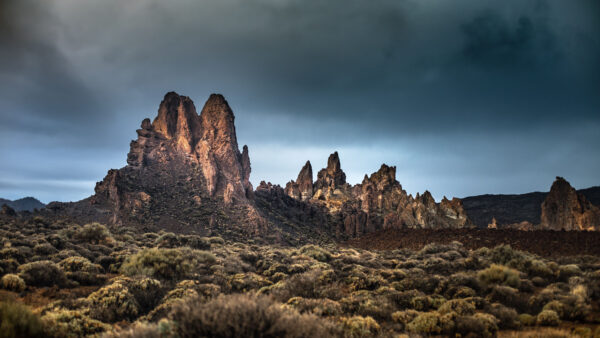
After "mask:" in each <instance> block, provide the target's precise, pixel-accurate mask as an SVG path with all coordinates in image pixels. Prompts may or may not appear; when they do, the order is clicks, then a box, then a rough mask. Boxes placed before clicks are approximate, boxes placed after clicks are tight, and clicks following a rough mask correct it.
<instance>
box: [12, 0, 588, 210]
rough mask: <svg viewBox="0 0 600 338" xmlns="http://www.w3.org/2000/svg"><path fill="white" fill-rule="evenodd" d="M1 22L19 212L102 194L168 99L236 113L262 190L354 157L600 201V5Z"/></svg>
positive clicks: (30, 17) (302, 7)
mask: <svg viewBox="0 0 600 338" xmlns="http://www.w3.org/2000/svg"><path fill="white" fill-rule="evenodd" d="M0 6H1V7H0V15H1V21H0V41H1V42H2V47H3V48H1V49H0V61H1V63H0V107H2V108H0V118H1V121H2V123H1V124H0V157H1V158H2V159H3V161H2V162H3V163H2V165H0V195H3V197H11V198H14V197H21V196H22V195H24V194H34V195H38V196H44V197H43V198H44V199H45V200H46V201H47V200H50V199H59V200H68V199H77V198H82V197H85V196H86V195H89V194H91V193H92V188H93V183H91V182H94V181H96V180H99V179H101V178H102V176H103V175H104V173H105V171H106V170H107V169H109V168H111V167H119V166H122V165H124V164H125V154H126V152H127V150H128V144H129V140H130V139H132V138H134V137H135V133H134V130H135V128H137V127H138V125H139V122H140V121H141V120H142V119H143V118H144V117H154V115H155V114H156V109H157V106H158V103H159V102H160V100H161V98H162V96H163V95H164V93H166V92H167V91H170V90H175V91H178V92H180V93H181V94H185V95H188V96H190V97H192V99H194V100H195V102H196V105H197V106H201V105H202V104H203V101H204V100H205V99H206V98H207V97H208V94H209V93H211V92H220V93H223V94H224V95H225V96H226V97H227V98H228V99H229V102H230V104H231V105H232V107H233V109H234V111H235V112H236V116H237V130H238V133H239V139H240V141H243V142H244V143H247V144H248V145H249V146H250V153H251V159H252V162H253V169H254V170H253V173H252V180H253V181H254V182H255V183H257V182H258V181H260V180H262V179H265V180H271V181H273V182H276V183H280V184H284V183H285V182H286V181H287V180H288V179H290V178H294V177H295V176H296V174H297V171H298V170H299V168H300V167H301V165H302V164H303V163H304V161H306V160H307V159H310V160H312V161H313V164H314V167H320V166H323V165H324V164H325V162H326V158H327V155H328V154H329V153H330V152H332V151H333V150H338V151H340V156H341V158H342V166H343V168H344V169H345V170H346V171H347V173H348V177H349V178H350V179H351V180H352V182H358V181H360V180H361V179H362V176H363V175H364V174H365V173H369V172H372V171H374V170H376V169H377V168H378V166H379V164H380V163H381V162H384V161H385V162H386V163H388V164H391V165H397V166H398V178H399V179H400V181H401V182H402V183H403V184H404V186H405V188H407V190H408V191H409V192H412V193H415V192H417V191H423V190H425V189H429V190H431V191H432V192H433V193H434V196H435V197H436V198H440V197H441V196H442V195H448V196H452V195H456V196H465V195H469V194H475V193H484V192H524V191H529V190H544V189H547V188H548V186H549V184H550V182H551V181H552V179H553V177H554V176H555V175H559V174H560V175H563V176H565V177H567V178H568V179H570V180H571V181H572V183H574V184H575V185H577V186H579V187H584V186H589V185H594V184H599V182H598V176H597V172H599V169H600V159H599V156H597V155H598V151H597V147H598V145H600V134H599V131H598V130H600V128H599V127H600V114H598V111H599V109H600V97H599V95H597V93H598V92H600V90H599V89H600V61H599V60H600V41H599V39H600V5H599V3H598V1H595V0H582V1H561V0H548V1H542V0H537V1H517V0H509V1H502V2H492V1H475V0H455V1H441V0H427V1H416V0H403V1H397V0H393V1H392V0H374V1H359V0H350V1H348V0H343V1H342V0H332V1H300V0H284V1H275V0H218V1H217V0H209V1H193V0H177V1H170V2H165V1H158V0H134V1H126V2H124V1H118V0H103V1H99V0H98V1H73V0H48V1H34V0H19V1H16V0H8V1H7V0H4V1H2V2H0ZM274 154H277V157H276V160H273V156H274ZM61 182H65V184H64V189H60V186H61ZM74 182H79V183H74ZM50 185H52V187H59V188H51V187H50ZM36 186H39V187H40V192H39V193H36V191H35V187H36ZM26 187H27V188H26Z"/></svg>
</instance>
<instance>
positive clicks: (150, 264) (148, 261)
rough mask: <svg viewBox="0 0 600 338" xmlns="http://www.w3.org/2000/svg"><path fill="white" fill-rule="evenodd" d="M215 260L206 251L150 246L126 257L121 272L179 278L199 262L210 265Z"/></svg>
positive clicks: (162, 277) (197, 265) (193, 268)
mask: <svg viewBox="0 0 600 338" xmlns="http://www.w3.org/2000/svg"><path fill="white" fill-rule="evenodd" d="M215 261H216V258H215V256H214V255H213V254H211V253H210V252H206V251H199V250H192V249H189V248H180V249H162V248H150V249H143V250H141V251H139V252H138V253H136V254H134V255H132V256H130V257H129V258H127V260H126V261H125V263H124V264H123V265H122V266H121V272H122V273H123V274H125V275H127V276H147V277H154V278H161V279H166V280H179V279H183V278H186V277H189V276H191V275H192V274H193V273H194V271H196V270H197V269H198V267H199V266H200V265H201V264H208V265H210V264H214V263H215Z"/></svg>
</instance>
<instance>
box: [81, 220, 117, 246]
mask: <svg viewBox="0 0 600 338" xmlns="http://www.w3.org/2000/svg"><path fill="white" fill-rule="evenodd" d="M74 237H75V239H78V240H80V241H82V242H86V243H94V244H98V243H102V242H104V241H106V240H107V239H108V238H110V232H109V231H108V229H107V228H106V226H104V225H102V224H100V223H90V224H86V225H84V226H83V227H81V228H79V229H77V231H75V234H74Z"/></svg>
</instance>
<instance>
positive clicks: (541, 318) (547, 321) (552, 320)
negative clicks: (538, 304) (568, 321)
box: [536, 310, 560, 326]
mask: <svg viewBox="0 0 600 338" xmlns="http://www.w3.org/2000/svg"><path fill="white" fill-rule="evenodd" d="M536 322H537V324H538V325H543V326H558V325H559V324H560V317H559V316H558V314H557V313H556V312H555V311H552V310H543V311H542V312H540V313H539V314H538V315H537V321H536Z"/></svg>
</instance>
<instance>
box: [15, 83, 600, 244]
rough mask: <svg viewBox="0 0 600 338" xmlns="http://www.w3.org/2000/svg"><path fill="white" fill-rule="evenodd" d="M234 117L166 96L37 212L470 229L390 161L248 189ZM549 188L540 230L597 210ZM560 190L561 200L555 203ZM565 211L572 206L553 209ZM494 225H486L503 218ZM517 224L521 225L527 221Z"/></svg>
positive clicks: (154, 223)
mask: <svg viewBox="0 0 600 338" xmlns="http://www.w3.org/2000/svg"><path fill="white" fill-rule="evenodd" d="M234 120H235V116H234V114H233V111H232V110H231V108H230V106H229V104H228V103H227V101H226V100H225V98H224V97H223V96H222V95H219V94H212V95H211V96H210V97H209V98H208V100H207V101H206V103H205V105H204V106H203V108H202V110H201V112H200V114H198V113H197V112H196V108H195V106H194V103H193V102H192V100H191V99H190V98H189V97H186V96H181V95H179V94H177V93H174V92H170V93H167V94H166V95H165V97H164V99H163V100H162V102H161V103H160V106H159V109H158V114H157V116H156V118H155V119H154V120H153V121H151V120H150V119H144V120H143V121H142V123H141V127H140V129H138V130H137V139H136V140H133V141H132V142H131V144H130V151H129V153H128V156H127V165H126V166H125V167H123V168H121V169H111V170H109V171H108V174H107V175H106V177H105V178H104V179H103V180H102V181H100V182H98V183H97V184H96V187H95V194H94V195H92V196H90V197H89V198H86V199H84V200H81V201H78V202H70V203H58V202H53V203H50V204H49V205H48V206H47V207H46V208H45V209H44V210H43V211H41V212H39V213H40V214H43V215H44V216H53V217H57V218H58V217H61V218H64V217H69V218H71V219H73V220H75V221H77V222H80V223H82V222H104V223H108V224H115V225H123V226H136V227H141V228H143V229H148V230H166V231H174V232H195V233H199V234H203V235H211V234H218V235H221V236H224V237H226V238H229V239H233V240H248V239H251V238H252V239H258V240H265V241H268V242H279V243H287V244H296V243H306V242H319V241H321V242H322V241H331V240H333V239H338V240H339V239H345V238H351V237H357V236H361V235H363V234H366V233H371V232H376V231H378V230H385V229H405V228H409V229H440V228H467V227H471V226H473V224H472V222H471V220H470V219H469V217H468V214H467V212H465V207H464V206H463V202H462V201H461V200H460V199H457V198H453V199H451V200H449V199H447V198H446V197H444V198H443V199H442V200H441V201H440V202H439V203H437V202H436V201H435V200H434V199H433V197H432V195H431V194H430V193H429V192H428V191H425V192H424V193H423V194H417V195H416V196H414V197H413V196H412V195H409V194H407V192H406V191H405V190H404V189H403V188H402V185H401V184H400V183H399V182H398V181H397V180H396V168H395V167H393V166H388V165H385V164H383V165H381V167H380V169H379V170H378V171H376V172H374V173H372V174H371V175H365V177H364V179H363V181H362V182H361V183H359V184H356V185H351V184H349V183H348V182H346V174H345V173H344V171H343V170H342V166H341V162H340V157H339V154H338V153H337V152H334V153H333V154H331V155H330V156H329V158H328V161H327V166H326V167H325V168H323V169H321V170H319V171H318V173H317V177H316V180H313V179H314V178H313V168H312V165H311V163H310V162H308V161H307V162H306V164H305V165H304V166H303V167H302V169H301V170H300V172H299V174H298V176H297V178H296V180H292V181H290V182H288V183H287V184H286V186H285V188H282V187H280V186H279V185H273V184H271V183H266V182H261V184H260V185H259V186H258V187H257V188H256V190H254V189H253V187H252V184H251V183H250V173H251V163H250V156H249V150H248V147H247V146H243V147H242V151H240V150H239V146H238V142H237V136H236V130H235V124H234ZM556 191H557V192H556V194H551V195H554V197H553V200H555V201H557V202H555V203H554V204H552V203H550V202H548V204H547V207H545V210H547V211H546V213H545V216H542V217H544V219H545V220H546V223H545V224H547V225H545V226H544V228H550V229H552V228H556V223H557V222H563V221H564V220H565V219H569V220H570V221H569V222H570V223H568V224H569V226H568V228H569V230H570V229H590V228H591V226H590V224H594V222H596V217H597V208H596V209H594V208H593V206H590V204H589V202H586V201H585V200H584V199H582V198H581V197H579V196H576V197H573V196H572V191H571V190H569V189H566V188H564V187H562V186H559V187H558V188H557V189H556ZM563 194H566V195H565V196H567V199H568V201H567V202H566V203H567V204H565V205H566V206H567V207H565V206H564V205H563V204H561V203H562V202H559V201H560V199H561V196H563ZM549 196H550V195H549ZM569 196H570V197H569ZM576 203H579V204H577V205H575V204H576ZM564 210H576V211H577V213H575V214H574V216H560V215H562V214H564ZM7 212H8V211H6V212H5V213H7ZM557 215H558V216H557ZM569 217H570V218H569ZM497 223H498V224H496V223H494V226H496V227H500V226H501V225H502V224H501V222H500V220H499V221H498V222H497ZM520 226H521V227H522V228H523V230H527V229H530V228H531V226H532V225H531V224H530V223H527V224H525V223H522V224H521V225H520Z"/></svg>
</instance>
